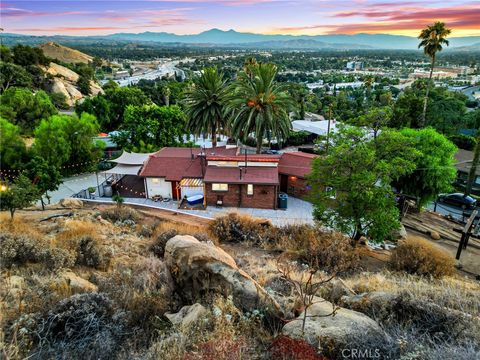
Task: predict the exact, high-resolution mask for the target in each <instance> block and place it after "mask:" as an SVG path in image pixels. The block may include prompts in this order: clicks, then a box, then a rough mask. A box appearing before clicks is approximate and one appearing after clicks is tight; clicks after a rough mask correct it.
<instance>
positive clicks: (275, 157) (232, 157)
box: [207, 154, 280, 163]
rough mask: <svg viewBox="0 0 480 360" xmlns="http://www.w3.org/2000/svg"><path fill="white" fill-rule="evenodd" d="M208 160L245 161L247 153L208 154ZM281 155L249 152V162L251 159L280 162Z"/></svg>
mask: <svg viewBox="0 0 480 360" xmlns="http://www.w3.org/2000/svg"><path fill="white" fill-rule="evenodd" d="M207 160H212V161H219V160H220V161H241V162H243V161H245V155H223V154H219V155H207ZM279 160H280V155H262V154H249V155H247V163H248V162H249V161H255V162H278V161H279Z"/></svg>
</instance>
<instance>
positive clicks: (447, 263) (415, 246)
mask: <svg viewBox="0 0 480 360" xmlns="http://www.w3.org/2000/svg"><path fill="white" fill-rule="evenodd" d="M454 265H455V260H454V259H453V258H452V257H451V256H450V254H448V253H447V252H446V251H445V250H443V249H441V248H439V247H438V246H436V245H434V244H432V243H431V242H430V241H428V240H426V239H422V238H418V237H411V238H408V239H407V240H405V241H403V242H402V243H400V244H399V245H398V246H397V248H395V249H394V251H393V252H392V255H391V257H390V266H391V267H392V268H393V269H394V270H397V271H405V272H407V273H409V274H416V275H421V276H433V277H435V278H440V277H443V276H447V275H452V274H453V273H454V271H455V269H454Z"/></svg>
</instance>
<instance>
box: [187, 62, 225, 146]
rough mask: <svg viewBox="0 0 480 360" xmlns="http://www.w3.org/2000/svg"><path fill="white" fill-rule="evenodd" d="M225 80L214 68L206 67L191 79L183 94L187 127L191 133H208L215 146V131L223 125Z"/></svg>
mask: <svg viewBox="0 0 480 360" xmlns="http://www.w3.org/2000/svg"><path fill="white" fill-rule="evenodd" d="M225 95H226V82H225V80H224V78H223V74H222V73H220V72H218V70H217V69H216V68H206V69H204V70H203V72H202V74H201V75H200V76H198V77H196V78H195V79H194V80H193V85H192V87H191V88H190V89H189V90H188V91H187V93H186V96H185V104H186V114H187V118H188V123H187V128H188V129H189V130H190V132H191V133H192V134H195V135H201V134H205V133H210V134H211V136H212V146H213V147H216V146H217V132H218V131H220V130H221V129H222V128H223V127H224V126H225V120H224V119H225V117H224V113H225Z"/></svg>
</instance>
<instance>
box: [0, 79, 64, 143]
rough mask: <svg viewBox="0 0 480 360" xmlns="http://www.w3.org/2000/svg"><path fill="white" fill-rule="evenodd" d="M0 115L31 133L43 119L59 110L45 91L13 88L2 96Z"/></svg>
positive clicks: (23, 130) (0, 97)
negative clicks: (33, 91)
mask: <svg viewBox="0 0 480 360" xmlns="http://www.w3.org/2000/svg"><path fill="white" fill-rule="evenodd" d="M0 104H1V105H0V115H1V116H2V117H4V118H6V119H7V120H9V121H10V122H12V123H13V124H15V125H18V126H19V127H20V129H22V132H23V133H27V134H29V133H31V132H32V130H33V129H34V128H35V126H36V125H37V124H38V123H39V122H40V120H41V119H46V118H48V117H49V116H51V115H53V114H56V113H57V109H56V108H55V105H53V103H52V101H51V100H50V97H49V96H48V94H47V93H46V92H45V91H41V90H40V91H37V92H36V93H35V94H33V93H32V91H31V90H29V89H23V88H15V87H11V88H9V89H8V90H7V91H5V92H4V93H3V94H2V95H1V96H0Z"/></svg>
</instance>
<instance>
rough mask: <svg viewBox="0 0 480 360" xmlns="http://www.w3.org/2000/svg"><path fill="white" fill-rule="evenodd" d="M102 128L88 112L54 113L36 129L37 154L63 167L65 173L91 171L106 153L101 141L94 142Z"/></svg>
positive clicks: (35, 147) (54, 164) (56, 165)
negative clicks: (73, 114)
mask: <svg viewBox="0 0 480 360" xmlns="http://www.w3.org/2000/svg"><path fill="white" fill-rule="evenodd" d="M98 128H99V127H98V123H97V121H96V119H95V117H94V116H93V115H90V114H87V113H83V114H82V115H81V116H80V117H77V116H70V115H54V116H51V117H50V118H48V119H45V120H42V121H41V122H40V125H39V126H38V127H37V128H36V129H35V143H34V145H33V151H34V154H35V155H37V156H39V157H42V158H44V159H45V160H46V161H47V162H48V163H49V164H51V165H53V166H55V167H57V168H61V167H63V171H62V172H63V173H71V172H75V173H78V172H81V171H86V170H91V169H92V167H93V166H94V165H95V163H96V162H97V161H98V160H99V158H100V157H101V154H102V146H101V143H94V142H93V141H92V137H94V136H96V135H97V134H98Z"/></svg>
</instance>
